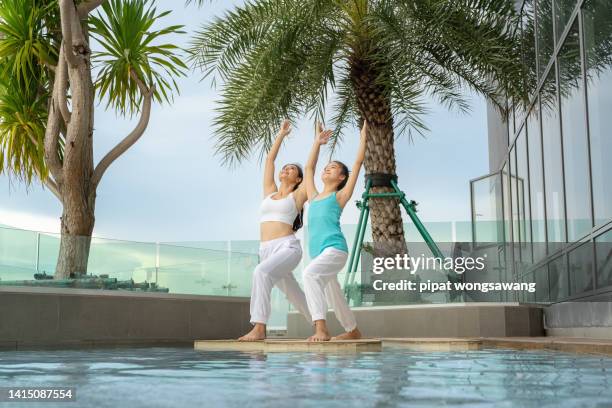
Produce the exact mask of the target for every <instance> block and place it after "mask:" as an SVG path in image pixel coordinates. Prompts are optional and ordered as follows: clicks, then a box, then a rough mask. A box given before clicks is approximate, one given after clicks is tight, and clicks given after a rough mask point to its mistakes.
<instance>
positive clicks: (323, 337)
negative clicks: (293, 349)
mask: <svg viewBox="0 0 612 408" xmlns="http://www.w3.org/2000/svg"><path fill="white" fill-rule="evenodd" d="M330 339H331V337H330V336H329V333H328V332H327V330H317V331H316V332H315V334H313V335H312V336H310V337H309V338H308V341H329V340H330Z"/></svg>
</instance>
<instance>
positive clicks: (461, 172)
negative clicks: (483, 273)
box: [0, 0, 488, 242]
mask: <svg viewBox="0 0 612 408" xmlns="http://www.w3.org/2000/svg"><path fill="white" fill-rule="evenodd" d="M177 3H179V4H180V6H177V5H176V4H177ZM237 3H238V2H230V1H226V2H223V1H216V2H212V3H210V4H207V5H206V6H205V7H203V8H201V9H198V8H197V7H195V6H187V7H184V6H183V3H182V2H176V1H172V0H158V1H157V4H158V9H159V10H173V12H172V13H171V14H170V15H169V16H168V17H166V18H165V19H164V20H163V22H164V24H184V25H185V26H186V28H185V30H186V31H187V32H188V33H192V32H193V31H194V30H196V29H197V28H198V27H199V26H201V25H202V24H203V23H205V22H207V21H210V20H211V18H214V17H218V16H222V15H223V13H224V11H225V10H227V9H230V8H232V7H233V6H234V4H237ZM171 40H172V41H173V42H174V43H176V44H179V45H183V46H186V45H187V43H188V41H189V34H187V35H184V36H180V37H176V38H172V39H171ZM178 82H179V86H180V89H181V94H180V95H179V96H177V97H175V100H174V103H173V104H172V105H164V106H159V105H156V106H154V108H153V111H152V115H151V121H150V123H149V127H148V129H147V131H146V132H145V134H144V135H143V137H142V138H141V139H140V140H139V141H138V142H137V143H136V144H135V145H134V146H133V147H132V148H131V149H130V150H128V151H127V152H126V153H125V154H124V155H123V156H121V157H120V158H119V159H118V160H117V161H115V162H114V163H113V164H112V166H111V167H110V168H109V169H108V171H107V172H106V174H105V175H104V178H103V180H102V182H101V184H100V186H99V187H98V194H97V204H96V225H95V229H94V235H95V236H98V237H104V238H116V239H122V240H133V241H145V242H154V241H161V242H176V241H180V242H185V241H212V240H251V239H258V237H259V224H258V212H259V204H260V200H261V195H262V192H261V184H262V173H263V165H262V164H261V163H260V162H259V161H258V157H257V156H256V155H255V157H253V158H252V159H251V160H250V161H248V162H244V163H242V164H241V165H239V166H238V167H235V168H228V167H225V166H223V165H222V162H221V157H220V156H218V155H215V151H214V147H213V146H214V141H215V139H214V138H215V135H214V132H213V129H212V126H211V123H212V121H213V118H214V117H215V111H214V109H215V100H216V99H217V98H218V95H219V92H218V91H219V89H218V88H217V89H214V88H212V84H211V81H210V80H208V79H206V80H202V78H201V75H200V74H199V73H198V72H193V71H190V72H189V73H188V75H187V77H186V78H182V79H180V80H179V81H178ZM469 98H470V103H471V111H470V112H469V113H468V114H460V113H454V112H449V111H448V110H447V109H446V108H444V107H442V106H440V105H437V104H435V103H434V102H432V103H431V104H430V106H429V108H430V111H429V113H428V114H427V115H426V116H425V117H424V121H425V123H426V124H427V126H428V127H429V129H430V130H429V132H427V134H426V138H421V137H420V136H416V137H414V139H413V142H410V141H409V140H408V138H407V137H400V138H399V139H398V140H397V141H396V158H397V174H398V179H399V185H400V187H401V188H402V189H403V190H404V191H405V192H406V195H407V197H408V198H409V199H414V200H415V201H417V202H419V207H418V209H419V216H420V217H421V219H422V220H424V221H467V220H469V219H470V205H469V200H470V197H469V180H470V179H473V178H476V177H479V176H482V175H484V174H487V173H488V153H487V152H488V148H487V121H486V104H485V101H484V100H483V99H482V98H481V97H478V96H474V95H469ZM136 121H137V118H133V119H129V118H128V119H126V118H121V117H117V116H116V115H115V113H114V112H113V111H105V110H104V106H103V105H99V106H97V108H96V116H95V133H94V158H95V160H96V162H97V161H98V160H100V158H101V157H103V155H104V154H106V152H108V151H109V150H110V149H111V148H112V147H113V146H114V145H116V143H118V142H119V141H120V140H121V139H122V138H123V137H125V135H126V134H127V133H128V132H129V131H130V130H131V129H132V127H133V126H134V125H135V123H136ZM312 128H313V126H312V122H311V119H310V118H308V117H304V118H302V119H301V120H300V121H299V122H298V123H297V126H294V129H293V132H292V134H291V136H290V137H289V139H288V140H287V141H286V143H285V144H284V145H283V147H282V150H281V152H280V154H279V156H278V159H277V173H278V168H280V166H282V164H283V163H287V162H299V163H304V162H305V160H306V153H307V152H308V150H309V149H310V146H311V144H312V138H313V133H312ZM358 140H359V139H358V130H357V129H353V130H352V131H351V130H349V131H348V132H347V133H346V137H345V139H344V142H343V144H342V145H341V146H340V147H339V149H338V150H337V152H336V154H335V157H334V158H335V159H338V160H342V161H344V162H346V163H347V164H349V167H350V164H352V162H353V160H354V158H355V154H356V151H357V144H358ZM322 152H323V153H322V155H321V159H320V164H321V163H322V162H323V161H324V160H325V159H324V157H327V156H328V155H329V153H328V152H327V151H326V150H325V149H324V150H323V151H322ZM320 168H322V166H320V167H319V169H320ZM317 177H318V176H317ZM318 182H319V183H320V181H318ZM362 192H363V171H362V174H361V178H360V181H359V182H358V186H357V188H356V190H355V194H354V199H357V198H358V197H360V196H361V194H362ZM60 215H61V206H60V204H59V202H58V200H57V199H56V198H55V196H54V195H53V194H52V193H51V192H49V191H48V190H46V189H43V188H41V187H40V185H36V184H34V185H31V186H29V187H27V186H25V185H22V184H19V183H18V182H16V181H15V180H9V178H8V177H7V176H6V175H0V224H3V225H9V226H13V227H17V228H23V229H30V230H37V231H44V232H58V231H59V225H60V223H59V217H60ZM357 217H358V210H357V208H356V207H355V206H354V205H353V204H352V203H350V204H348V205H347V207H346V208H345V210H344V213H343V216H342V220H341V222H342V223H343V224H355V223H356V222H357Z"/></svg>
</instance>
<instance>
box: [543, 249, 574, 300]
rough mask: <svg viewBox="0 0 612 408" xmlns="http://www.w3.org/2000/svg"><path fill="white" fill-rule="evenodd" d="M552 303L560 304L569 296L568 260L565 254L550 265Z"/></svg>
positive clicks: (549, 276)
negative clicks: (559, 302)
mask: <svg viewBox="0 0 612 408" xmlns="http://www.w3.org/2000/svg"><path fill="white" fill-rule="evenodd" d="M548 278H549V287H550V301H551V302H558V301H560V300H563V299H565V298H566V297H568V296H569V290H568V289H569V288H568V279H567V259H566V258H565V254H563V255H561V256H560V257H558V258H556V259H554V260H552V261H550V263H549V264H548Z"/></svg>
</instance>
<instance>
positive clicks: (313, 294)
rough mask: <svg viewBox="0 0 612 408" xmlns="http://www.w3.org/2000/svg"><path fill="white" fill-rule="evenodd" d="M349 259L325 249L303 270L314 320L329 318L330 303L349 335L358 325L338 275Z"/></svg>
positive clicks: (341, 253)
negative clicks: (328, 305) (328, 307)
mask: <svg viewBox="0 0 612 408" xmlns="http://www.w3.org/2000/svg"><path fill="white" fill-rule="evenodd" d="M347 259H348V254H347V253H346V252H344V251H340V250H339V249H336V248H325V249H324V250H323V252H321V254H319V255H318V256H317V257H316V258H314V259H313V260H312V261H311V262H310V264H308V266H307V267H306V268H305V269H304V272H303V273H302V278H303V280H304V292H306V301H307V302H308V309H309V310H310V313H311V315H312V320H313V321H316V320H325V319H326V317H327V302H329V304H330V305H331V307H332V309H334V313H335V314H336V317H337V318H338V321H339V322H340V324H341V325H342V327H343V328H344V330H346V331H347V332H350V331H351V330H354V329H355V328H356V327H357V322H356V320H355V315H353V312H352V311H351V309H350V308H349V306H348V303H346V299H345V297H344V293H343V292H342V289H341V288H340V283H338V272H340V271H341V270H342V268H343V267H344V264H346V260H347ZM326 297H327V300H326Z"/></svg>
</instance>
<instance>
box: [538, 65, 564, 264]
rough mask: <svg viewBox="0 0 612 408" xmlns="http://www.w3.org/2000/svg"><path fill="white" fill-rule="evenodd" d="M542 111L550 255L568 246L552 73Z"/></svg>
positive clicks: (544, 90) (542, 98) (542, 93)
mask: <svg viewBox="0 0 612 408" xmlns="http://www.w3.org/2000/svg"><path fill="white" fill-rule="evenodd" d="M540 103H541V109H542V149H543V151H544V191H545V197H546V238H547V240H546V241H547V242H548V252H549V253H551V252H554V251H556V250H558V249H559V248H562V245H561V243H563V242H565V209H564V200H563V167H562V165H561V163H562V162H561V132H560V128H559V111H558V103H557V92H556V83H555V70H554V69H552V70H551V71H550V73H549V74H548V76H547V77H546V80H545V81H544V84H543V86H542V89H541V91H540Z"/></svg>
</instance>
